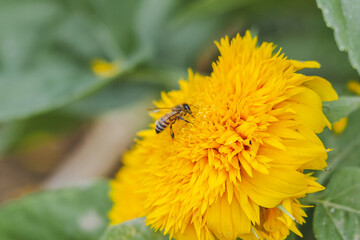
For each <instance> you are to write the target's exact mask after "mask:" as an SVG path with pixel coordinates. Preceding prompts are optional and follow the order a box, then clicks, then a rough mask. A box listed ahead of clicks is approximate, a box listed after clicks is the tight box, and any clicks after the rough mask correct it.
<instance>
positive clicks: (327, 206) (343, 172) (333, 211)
mask: <svg viewBox="0 0 360 240" xmlns="http://www.w3.org/2000/svg"><path fill="white" fill-rule="evenodd" d="M315 202H316V203H317V204H316V208H315V214H314V225H313V226H314V232H315V236H316V238H317V239H318V240H332V239H336V240H337V239H358V238H359V236H360V168H344V169H340V170H338V171H337V172H336V173H335V174H334V176H333V177H332V178H331V180H330V183H329V184H328V186H327V188H326V190H325V192H324V195H323V196H322V197H321V198H320V199H317V200H316V201H315Z"/></svg>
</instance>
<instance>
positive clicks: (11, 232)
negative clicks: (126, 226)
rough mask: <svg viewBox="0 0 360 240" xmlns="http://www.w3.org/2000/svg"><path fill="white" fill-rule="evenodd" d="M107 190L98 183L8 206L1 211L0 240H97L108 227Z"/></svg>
mask: <svg viewBox="0 0 360 240" xmlns="http://www.w3.org/2000/svg"><path fill="white" fill-rule="evenodd" d="M108 191H109V186H108V183H107V182H105V181H99V182H96V183H93V184H89V185H84V186H82V187H74V188H69V189H60V190H51V191H44V192H41V193H37V194H31V195H29V196H26V197H24V198H22V199H20V200H17V201H14V202H10V203H7V204H5V205H4V206H2V207H1V208H0V239H11V240H25V239H26V240H39V239H46V240H63V239H78V240H92V239H93V240H97V239H98V238H99V237H100V235H101V233H102V232H103V231H104V230H105V228H106V226H107V224H108V220H107V213H108V211H109V210H110V207H111V202H110V200H109V198H108Z"/></svg>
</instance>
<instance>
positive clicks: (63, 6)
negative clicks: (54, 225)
mask: <svg viewBox="0 0 360 240" xmlns="http://www.w3.org/2000/svg"><path fill="white" fill-rule="evenodd" d="M247 29H249V30H250V31H251V33H252V35H258V37H259V42H262V41H269V42H274V43H275V44H276V45H277V46H279V47H281V48H282V49H283V52H284V53H285V55H286V56H287V57H288V58H292V59H296V60H316V61H318V62H319V63H320V64H321V65H322V67H321V68H320V69H315V70H306V71H304V72H305V73H306V74H314V75H319V76H322V77H325V78H326V79H328V80H329V81H330V82H331V83H332V84H333V85H334V86H335V88H336V90H337V91H338V92H339V94H347V90H346V88H345V84H346V82H347V81H348V80H349V79H356V78H357V77H358V74H357V72H356V71H355V70H354V69H353V68H352V67H351V65H350V63H349V60H348V56H347V53H344V52H341V51H340V50H339V49H338V47H337V45H336V43H335V40H334V36H333V31H332V30H331V29H329V28H328V27H327V26H326V24H325V22H324V20H323V16H322V13H321V11H320V10H319V9H318V7H317V5H316V2H315V1H313V0H293V1H286V0H276V1H275V0H227V1H221V0H196V1H194V0H192V1H190V0H181V1H180V0H172V1H171V0H0V155H1V156H0V204H4V203H6V202H9V201H12V200H14V199H19V198H21V197H22V196H24V195H26V194H29V193H32V192H34V191H37V190H43V189H55V188H59V187H63V186H72V185H75V184H79V183H83V182H86V181H87V180H91V179H98V178H112V177H113V176H114V174H115V173H116V172H117V171H118V169H119V168H120V167H121V156H122V154H123V153H124V152H125V151H126V150H128V149H129V148H130V147H131V146H132V145H133V143H134V139H135V138H136V132H137V131H139V130H140V129H143V128H146V127H147V126H148V124H149V123H150V121H151V118H150V117H148V115H147V112H146V109H148V108H151V107H153V104H152V100H157V99H159V97H160V92H161V91H167V90H171V89H178V85H177V82H178V80H179V79H180V78H184V79H186V78H187V69H188V68H192V69H193V70H194V71H196V72H200V73H203V74H210V72H211V62H212V61H214V60H216V58H217V56H218V54H219V53H218V51H217V49H216V47H215V45H214V43H213V42H214V41H215V40H216V41H219V40H220V38H221V37H224V36H225V35H228V36H229V37H233V36H235V35H236V34H237V33H240V34H241V35H243V34H244V32H245V31H246V30H247Z"/></svg>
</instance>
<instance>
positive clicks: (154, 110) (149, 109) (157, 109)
mask: <svg viewBox="0 0 360 240" xmlns="http://www.w3.org/2000/svg"><path fill="white" fill-rule="evenodd" d="M169 109H171V108H148V109H146V111H152V112H154V113H157V112H159V111H160V110H169Z"/></svg>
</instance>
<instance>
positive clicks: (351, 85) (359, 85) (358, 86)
mask: <svg viewBox="0 0 360 240" xmlns="http://www.w3.org/2000/svg"><path fill="white" fill-rule="evenodd" d="M347 88H348V89H349V90H350V91H351V92H353V93H356V94H357V95H360V82H358V81H356V80H350V81H349V82H348V83H347Z"/></svg>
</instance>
